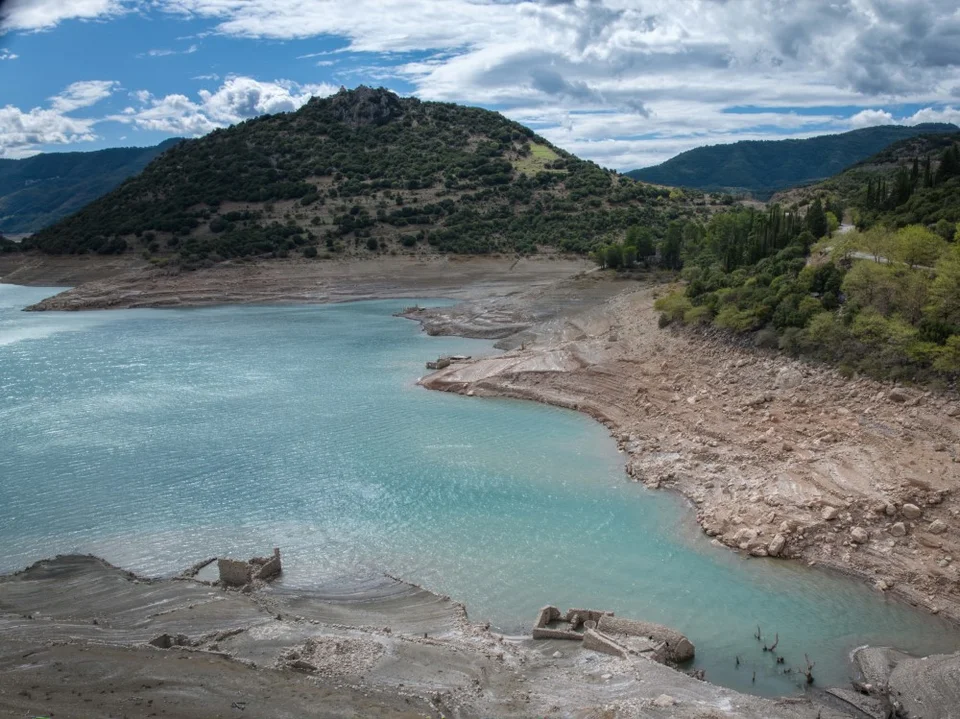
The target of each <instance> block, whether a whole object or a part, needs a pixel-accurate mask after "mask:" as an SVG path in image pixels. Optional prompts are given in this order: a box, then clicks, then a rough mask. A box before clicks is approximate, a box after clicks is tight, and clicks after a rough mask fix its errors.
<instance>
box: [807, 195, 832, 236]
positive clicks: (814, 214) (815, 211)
mask: <svg viewBox="0 0 960 719" xmlns="http://www.w3.org/2000/svg"><path fill="white" fill-rule="evenodd" d="M807 229H808V230H810V233H811V234H812V235H813V236H814V237H816V238H818V239H819V238H821V237H823V236H824V235H826V234H827V230H828V229H829V226H828V225H827V215H826V213H825V212H824V211H823V203H822V202H820V198H819V197H818V198H817V199H816V200H814V201H813V204H812V205H810V209H809V210H807Z"/></svg>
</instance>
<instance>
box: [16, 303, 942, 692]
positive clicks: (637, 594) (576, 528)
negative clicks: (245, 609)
mask: <svg viewBox="0 0 960 719" xmlns="http://www.w3.org/2000/svg"><path fill="white" fill-rule="evenodd" d="M49 294H51V291H50V290H49V289H46V290H44V289H38V288H22V287H12V286H9V285H6V286H5V285H0V432H2V436H3V450H2V451H0V543H2V546H3V548H4V551H3V552H2V556H0V570H5V571H9V570H13V569H17V568H20V567H22V566H24V565H25V564H28V563H30V562H32V561H34V560H36V559H38V558H40V557H44V556H49V555H52V554H55V553H58V552H75V551H79V552H90V553H94V554H98V555H101V556H103V557H105V558H106V559H108V560H110V561H112V562H114V563H116V564H119V565H121V566H124V567H127V568H131V569H135V570H137V571H140V572H144V573H153V574H164V573H172V572H176V571H179V570H180V569H182V568H183V567H185V566H187V565H189V564H191V563H192V562H194V561H196V560H197V559H200V558H203V557H207V556H212V555H217V554H231V555H235V556H247V555H251V554H262V553H263V552H265V551H268V550H269V549H270V547H273V546H281V547H282V548H283V550H284V555H285V559H286V567H287V573H286V575H285V578H284V581H285V582H287V583H290V584H296V585H308V584H313V583H316V582H318V581H320V580H324V579H329V578H330V577H333V576H342V575H357V574H363V573H377V572H389V573H391V574H395V575H400V576H403V577H404V578H407V579H410V580H412V581H416V582H419V583H422V584H424V585H425V586H427V587H428V588H430V589H433V590H436V591H440V592H444V593H447V594H450V595H451V596H453V597H456V598H457V599H460V600H462V601H464V602H466V604H467V606H468V608H469V611H470V616H471V618H472V619H473V620H475V621H483V620H489V621H491V622H492V623H493V624H494V625H495V626H497V627H499V628H501V629H503V630H505V631H507V632H511V631H517V630H519V629H521V628H524V627H526V628H529V626H530V622H531V620H532V619H533V617H534V615H535V613H536V610H537V609H538V608H539V607H540V606H542V605H543V604H547V603H554V604H558V605H559V606H561V607H564V608H566V607H568V606H572V605H576V606H584V605H586V606H596V607H602V608H610V609H613V610H614V611H616V612H617V613H618V614H622V615H624V616H629V617H636V618H642V619H648V620H651V621H658V622H662V623H665V624H668V625H670V626H673V627H675V628H677V629H679V630H681V631H683V632H685V633H687V634H688V636H690V638H691V639H692V640H693V641H694V642H695V643H696V645H697V651H698V659H697V665H698V666H701V667H703V668H704V669H706V672H707V678H708V679H709V680H711V681H713V682H715V683H719V684H725V685H728V686H732V687H735V688H738V689H742V690H745V691H753V692H758V693H765V694H782V693H788V692H791V691H796V689H797V686H796V683H797V680H796V679H795V678H793V677H787V676H781V675H779V674H777V668H776V666H775V665H774V663H773V660H772V659H771V658H770V656H769V654H765V653H763V652H762V650H761V648H760V645H759V644H758V643H757V642H756V640H755V639H754V638H753V633H754V632H755V631H756V625H757V624H759V625H760V626H761V627H762V628H763V630H764V632H765V633H769V634H770V635H771V636H772V634H773V632H779V635H780V649H781V650H782V654H783V655H784V656H785V657H786V658H787V666H794V667H796V666H800V665H802V663H803V654H804V653H807V654H809V656H810V658H811V660H813V661H815V662H816V663H817V665H816V669H815V674H816V676H817V679H818V682H820V683H821V684H828V683H842V682H844V681H845V680H846V679H847V676H848V665H847V653H848V651H849V650H850V649H852V648H853V647H855V646H858V645H860V644H866V643H872V644H893V645H896V646H898V647H901V648H904V649H907V650H911V651H914V652H918V653H930V652H934V651H953V650H956V649H958V648H960V633H958V631H957V630H956V629H954V628H953V627H951V626H950V625H948V624H947V623H946V622H943V621H941V620H939V619H937V618H935V617H930V616H927V615H924V614H922V613H920V612H918V611H916V610H913V609H911V608H909V607H905V606H903V605H901V604H899V603H896V602H891V601H887V600H886V599H885V598H884V597H883V596H882V595H880V594H879V593H877V592H874V591H872V590H870V589H868V588H866V587H864V586H862V585H860V584H859V583H856V582H852V581H848V580H845V579H843V578H839V577H834V576H831V575H828V574H825V573H822V572H813V571H810V570H807V569H805V568H803V567H798V566H795V565H792V564H788V563H784V562H777V561H772V560H771V561H766V560H756V559H754V560H746V559H744V558H741V557H739V556H737V555H735V554H733V553H731V552H729V551H726V550H719V549H715V548H713V547H711V546H710V545H709V543H708V542H707V541H706V539H705V538H704V537H703V536H702V534H701V533H700V532H699V530H698V529H697V527H696V525H695V523H694V521H693V514H692V512H691V511H690V510H689V509H688V508H687V507H686V506H684V504H683V502H682V501H681V500H679V499H678V498H677V497H674V496H671V495H669V494H666V493H661V492H651V491H648V490H645V489H644V488H643V487H641V486H639V485H637V484H633V483H631V482H628V481H626V477H625V475H624V473H623V462H622V457H621V455H619V454H618V453H617V451H616V447H615V445H614V443H613V441H612V440H611V439H610V438H609V437H608V435H607V432H606V430H605V429H604V428H603V427H602V426H600V425H599V424H597V423H595V422H593V421H592V420H590V419H588V418H586V417H584V416H581V415H579V414H576V413H574V412H568V411H564V410H558V409H554V408H550V407H544V406H540V405H537V404H533V403H523V402H515V401H509V400H486V399H484V400H479V399H468V398H464V397H459V396H455V395H448V394H442V393H435V392H427V391H425V390H422V389H420V388H418V387H416V386H415V384H414V382H415V380H416V378H417V377H418V376H419V375H421V374H423V372H424V371H425V370H424V369H423V362H424V360H426V359H429V358H433V357H436V356H437V355H439V354H444V353H453V352H459V353H465V354H478V353H481V352H490V351H492V349H491V345H490V343H488V342H482V341H472V340H463V339H457V338H429V337H426V336H425V335H423V334H421V333H419V332H418V330H417V326H416V325H415V324H414V323H412V322H409V321H406V320H400V319H396V318H393V317H391V313H392V312H394V311H396V310H397V309H399V308H400V307H402V306H403V305H408V304H411V301H410V300H405V301H396V302H393V301H379V302H363V303H355V304H348V305H328V306H294V307H253V306H233V307H219V308H205V309H196V310H124V311H111V312H91V313H81V314H62V313H41V314H30V313H22V312H20V311H19V309H20V308H21V307H23V306H25V305H28V304H30V303H32V302H35V301H37V300H39V299H41V298H42V297H44V296H48V295H49ZM422 304H423V303H422ZM737 655H739V656H740V659H741V667H740V669H739V670H737V669H736V668H735V665H734V657H735V656H737ZM754 666H755V667H756V671H757V680H756V684H753V683H752V682H751V675H752V672H753V669H754Z"/></svg>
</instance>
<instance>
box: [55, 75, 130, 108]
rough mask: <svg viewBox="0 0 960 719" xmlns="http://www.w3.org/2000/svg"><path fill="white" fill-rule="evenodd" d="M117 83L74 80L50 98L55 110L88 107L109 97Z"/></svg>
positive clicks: (111, 81)
mask: <svg viewBox="0 0 960 719" xmlns="http://www.w3.org/2000/svg"><path fill="white" fill-rule="evenodd" d="M117 84H118V83H116V82H114V81H113V80H85V81H82V82H75V83H73V84H71V85H69V86H68V87H67V89H66V90H64V91H63V92H61V93H60V94H58V95H54V96H53V97H51V98H50V104H51V106H52V108H53V109H54V110H55V111H56V112H61V113H63V112H72V111H73V110H79V109H80V108H81V107H90V106H91V105H95V104H97V103H98V102H100V101H101V100H103V99H105V98H107V97H109V96H110V95H111V94H112V93H113V90H114V88H116V86H117Z"/></svg>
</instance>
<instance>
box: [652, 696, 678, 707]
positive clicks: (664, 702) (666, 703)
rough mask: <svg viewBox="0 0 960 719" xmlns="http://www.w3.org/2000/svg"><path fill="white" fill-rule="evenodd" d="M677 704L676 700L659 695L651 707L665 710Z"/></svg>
mask: <svg viewBox="0 0 960 719" xmlns="http://www.w3.org/2000/svg"><path fill="white" fill-rule="evenodd" d="M676 703H677V700H676V699H674V698H673V697H672V696H670V695H669V694H661V695H660V696H658V697H657V698H656V699H654V700H653V705H654V706H655V707H660V708H661V709H666V708H667V707H672V706H673V705H674V704H676Z"/></svg>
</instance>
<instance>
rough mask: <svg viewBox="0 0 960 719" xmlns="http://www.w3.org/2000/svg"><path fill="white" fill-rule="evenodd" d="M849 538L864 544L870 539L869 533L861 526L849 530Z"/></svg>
mask: <svg viewBox="0 0 960 719" xmlns="http://www.w3.org/2000/svg"><path fill="white" fill-rule="evenodd" d="M850 539H851V540H853V541H854V542H856V543H857V544H866V543H867V542H869V541H870V535H869V534H868V533H867V530H866V529H864V528H863V527H854V528H853V529H851V530H850Z"/></svg>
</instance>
